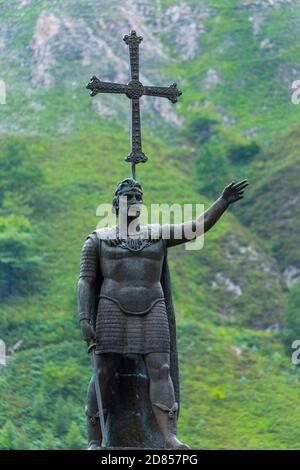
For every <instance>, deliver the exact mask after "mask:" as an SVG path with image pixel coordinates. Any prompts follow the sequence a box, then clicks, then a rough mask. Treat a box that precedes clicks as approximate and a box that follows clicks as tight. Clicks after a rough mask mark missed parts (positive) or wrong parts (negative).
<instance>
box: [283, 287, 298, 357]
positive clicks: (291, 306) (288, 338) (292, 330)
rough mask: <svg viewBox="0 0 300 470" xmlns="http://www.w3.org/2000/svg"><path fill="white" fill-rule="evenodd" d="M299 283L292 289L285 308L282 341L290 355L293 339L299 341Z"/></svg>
mask: <svg viewBox="0 0 300 470" xmlns="http://www.w3.org/2000/svg"><path fill="white" fill-rule="evenodd" d="M299 312H300V282H299V281H298V282H297V283H296V284H294V286H293V287H292V289H291V291H290V295H289V299H288V306H287V308H286V311H285V314H284V318H285V321H286V328H285V331H284V341H285V344H286V347H287V348H288V353H289V354H290V353H291V345H292V343H293V341H294V340H295V339H300V315H299Z"/></svg>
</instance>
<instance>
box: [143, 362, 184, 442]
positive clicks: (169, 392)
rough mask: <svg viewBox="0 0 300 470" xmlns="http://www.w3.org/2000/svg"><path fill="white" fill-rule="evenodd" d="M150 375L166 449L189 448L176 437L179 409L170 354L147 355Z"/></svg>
mask: <svg viewBox="0 0 300 470" xmlns="http://www.w3.org/2000/svg"><path fill="white" fill-rule="evenodd" d="M145 363H146V366H147V369H148V374H149V377H150V401H151V404H152V409H153V413H154V415H155V417H156V420H157V423H158V426H159V428H160V430H161V432H162V433H163V436H164V438H165V448H166V449H189V446H188V445H186V444H183V443H182V442H180V441H179V440H178V439H177V437H176V432H177V429H176V424H177V410H178V404H177V403H176V402H175V394H174V387H173V383H172V379H171V376H170V356H169V354H167V353H150V354H147V355H146V356H145Z"/></svg>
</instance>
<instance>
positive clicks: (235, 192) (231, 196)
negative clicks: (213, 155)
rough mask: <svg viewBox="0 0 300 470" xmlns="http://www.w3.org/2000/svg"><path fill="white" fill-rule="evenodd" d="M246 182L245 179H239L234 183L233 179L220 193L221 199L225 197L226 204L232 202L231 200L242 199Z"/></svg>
mask: <svg viewBox="0 0 300 470" xmlns="http://www.w3.org/2000/svg"><path fill="white" fill-rule="evenodd" d="M248 184H249V183H248V181H247V180H243V181H240V182H239V183H235V182H234V181H233V182H232V183H230V184H229V185H228V186H226V188H225V189H224V191H223V193H222V197H223V199H225V201H226V202H227V203H228V204H232V203H233V202H236V201H239V200H240V199H243V197H244V191H245V188H246V187H247V186H248Z"/></svg>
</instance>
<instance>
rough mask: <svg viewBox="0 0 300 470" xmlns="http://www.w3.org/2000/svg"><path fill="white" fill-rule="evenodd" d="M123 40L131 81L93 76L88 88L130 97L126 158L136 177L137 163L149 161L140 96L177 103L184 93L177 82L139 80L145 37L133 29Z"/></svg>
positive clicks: (93, 92) (95, 91)
mask: <svg viewBox="0 0 300 470" xmlns="http://www.w3.org/2000/svg"><path fill="white" fill-rule="evenodd" d="M123 40H124V41H125V43H126V44H127V45H128V46H129V58H130V76H131V77H130V78H131V80H130V82H129V83H128V84H127V85H123V84H120V83H112V82H103V81H101V80H99V79H98V78H97V77H95V76H93V77H92V78H91V80H90V82H89V84H88V85H87V88H88V89H89V90H91V96H95V95H97V94H98V93H119V94H125V95H126V96H127V97H128V98H129V99H130V102H131V152H130V154H129V155H128V156H127V157H126V158H125V160H126V161H127V162H130V163H131V177H132V178H133V179H135V165H136V164H138V163H144V162H146V161H147V157H146V155H145V154H144V153H143V151H142V137H141V116H140V98H141V97H142V96H143V95H148V96H159V97H162V98H168V99H169V100H170V101H171V102H172V103H176V101H177V98H178V96H180V95H181V94H182V93H181V91H179V90H178V88H177V85H176V83H173V84H172V85H170V86H169V87H156V86H144V85H143V84H142V83H141V82H140V81H139V45H140V43H141V42H142V40H143V38H142V37H141V36H137V34H136V32H135V31H131V33H130V35H126V36H124V38H123Z"/></svg>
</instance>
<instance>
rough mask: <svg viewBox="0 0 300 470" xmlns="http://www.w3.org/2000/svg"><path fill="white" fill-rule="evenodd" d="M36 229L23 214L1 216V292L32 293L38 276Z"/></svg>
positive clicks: (39, 258)
mask: <svg viewBox="0 0 300 470" xmlns="http://www.w3.org/2000/svg"><path fill="white" fill-rule="evenodd" d="M36 238H37V232H36V230H35V229H34V227H33V226H32V224H31V223H30V222H29V220H27V219H26V218H25V217H23V216H19V217H17V216H13V215H12V216H9V217H0V295H1V297H2V298H4V297H8V296H11V295H15V294H20V293H29V292H31V291H32V289H33V286H34V285H36V282H37V280H38V279H39V274H40V273H39V267H40V265H41V263H42V258H41V256H38V255H37V254H36Z"/></svg>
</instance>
